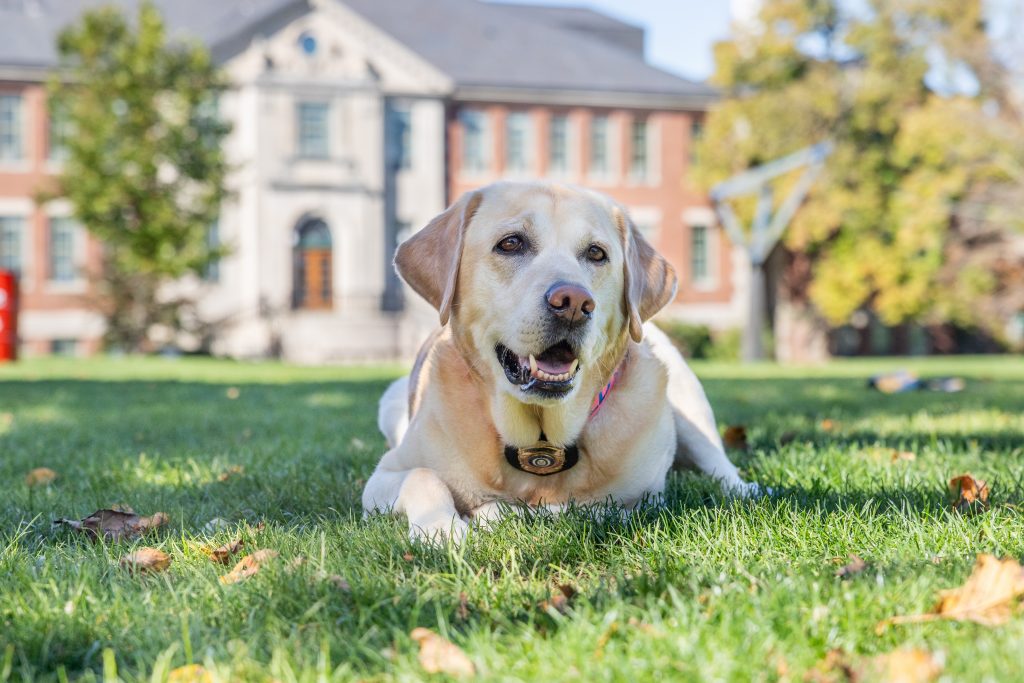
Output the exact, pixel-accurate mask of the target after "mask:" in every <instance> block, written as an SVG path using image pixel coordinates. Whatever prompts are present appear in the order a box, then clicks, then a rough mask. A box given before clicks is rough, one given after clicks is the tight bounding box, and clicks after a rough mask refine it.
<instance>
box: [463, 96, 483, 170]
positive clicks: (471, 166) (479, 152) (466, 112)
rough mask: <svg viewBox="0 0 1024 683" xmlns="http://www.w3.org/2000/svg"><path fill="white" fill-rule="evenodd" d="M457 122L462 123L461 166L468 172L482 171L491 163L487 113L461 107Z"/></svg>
mask: <svg viewBox="0 0 1024 683" xmlns="http://www.w3.org/2000/svg"><path fill="white" fill-rule="evenodd" d="M459 122H460V123H461V124H462V168H463V170H465V171H468V172H470V173H483V172H485V171H486V170H487V169H488V167H489V166H490V163H491V155H490V153H489V150H488V145H489V142H490V136H489V135H488V129H487V114H485V113H484V112H482V111H478V110H475V109H463V110H462V111H461V112H459Z"/></svg>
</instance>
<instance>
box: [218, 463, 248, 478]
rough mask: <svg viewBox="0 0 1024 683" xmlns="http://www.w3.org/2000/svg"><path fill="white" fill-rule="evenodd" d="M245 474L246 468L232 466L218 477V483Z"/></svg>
mask: <svg viewBox="0 0 1024 683" xmlns="http://www.w3.org/2000/svg"><path fill="white" fill-rule="evenodd" d="M242 474H245V467H243V466H242V465H232V466H231V467H229V468H227V469H226V470H224V471H223V472H221V473H220V474H218V475H217V481H227V480H228V479H231V478H232V477H235V476H240V475H242Z"/></svg>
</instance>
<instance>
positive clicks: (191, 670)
mask: <svg viewBox="0 0 1024 683" xmlns="http://www.w3.org/2000/svg"><path fill="white" fill-rule="evenodd" d="M167 683H213V676H212V675H211V674H210V672H209V671H207V670H206V669H204V668H203V667H202V666H200V665H199V664H188V665H186V666H179V667H178V668H177V669H174V670H172V671H171V672H170V673H169V674H167Z"/></svg>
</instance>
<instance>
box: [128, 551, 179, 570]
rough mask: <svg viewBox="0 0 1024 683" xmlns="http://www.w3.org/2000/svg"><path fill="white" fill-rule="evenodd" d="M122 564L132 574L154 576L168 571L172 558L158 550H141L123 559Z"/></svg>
mask: <svg viewBox="0 0 1024 683" xmlns="http://www.w3.org/2000/svg"><path fill="white" fill-rule="evenodd" d="M120 564H121V568H122V569H127V570H128V571H129V572H131V573H132V574H153V573H156V572H162V571H163V570H165V569H167V567H168V566H170V564H171V556H170V555H168V554H167V553H165V552H163V551H161V550H157V549H156V548H139V549H138V550H136V551H135V552H131V553H128V554H127V555H125V556H124V557H122V558H121V562H120Z"/></svg>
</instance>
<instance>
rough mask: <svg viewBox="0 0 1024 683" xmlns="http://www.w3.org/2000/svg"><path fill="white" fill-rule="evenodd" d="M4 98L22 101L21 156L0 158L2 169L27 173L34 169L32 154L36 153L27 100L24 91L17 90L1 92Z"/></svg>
mask: <svg viewBox="0 0 1024 683" xmlns="http://www.w3.org/2000/svg"><path fill="white" fill-rule="evenodd" d="M3 96H7V97H18V98H20V100H21V107H20V112H19V114H20V118H21V156H20V157H18V158H15V159H4V158H0V169H3V170H4V171H5V172H12V171H13V172H27V171H29V170H31V168H32V162H31V159H32V154H33V153H34V152H35V149H34V148H33V144H32V143H33V141H32V136H31V135H29V132H30V131H31V128H32V127H31V126H30V125H29V111H28V102H27V98H26V97H25V93H24V91H16V90H0V97H3Z"/></svg>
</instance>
